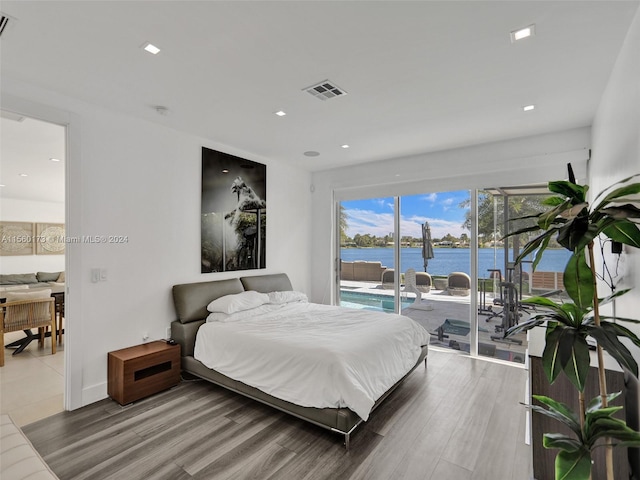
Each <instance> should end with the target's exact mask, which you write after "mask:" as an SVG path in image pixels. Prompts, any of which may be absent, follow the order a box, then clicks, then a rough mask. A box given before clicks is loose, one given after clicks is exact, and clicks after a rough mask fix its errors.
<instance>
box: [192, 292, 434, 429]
mask: <svg viewBox="0 0 640 480" xmlns="http://www.w3.org/2000/svg"><path fill="white" fill-rule="evenodd" d="M216 319H217V321H215V320H216ZM211 320H214V321H211ZM428 343H429V333H428V332H427V331H426V330H425V329H424V328H423V327H422V326H420V325H419V324H417V323H416V322H415V321H413V320H412V319H410V318H408V317H404V316H401V315H394V314H388V313H383V312H372V311H368V310H355V309H349V308H341V307H335V306H329V305H319V304H314V303H307V302H295V303H285V304H280V305H273V304H266V305H262V306H259V307H257V308H252V309H250V310H245V311H241V312H237V313H234V314H231V315H224V314H217V317H216V314H212V315H211V316H210V319H209V321H208V322H207V323H205V324H204V325H202V326H201V327H200V329H199V331H198V335H197V337H196V344H195V354H194V356H195V358H196V359H197V360H199V361H200V362H202V363H203V364H204V365H206V366H207V367H209V368H211V369H214V370H216V371H218V372H220V373H222V374H224V375H226V376H228V377H231V378H233V379H236V380H239V381H241V382H243V383H245V384H247V385H251V386H253V387H255V388H258V389H260V390H262V391H263V392H266V393H268V394H270V395H272V396H274V397H277V398H280V399H282V400H286V401H288V402H291V403H294V404H297V405H301V406H304V407H317V408H325V407H329V408H335V407H347V408H350V409H351V410H353V411H354V412H355V413H357V414H358V416H359V417H360V418H362V419H363V420H367V418H368V417H369V413H370V412H371V408H372V407H373V404H374V403H375V401H376V400H377V399H378V398H379V397H380V396H381V395H382V394H383V393H384V392H385V391H387V390H388V389H389V388H390V387H391V386H392V385H393V384H394V383H396V382H397V381H398V380H400V379H401V378H402V377H403V376H404V375H405V374H406V373H407V372H408V371H409V370H410V369H411V368H412V367H413V366H414V365H415V363H416V362H417V360H418V357H419V356H420V352H421V348H420V347H421V346H422V345H428Z"/></svg>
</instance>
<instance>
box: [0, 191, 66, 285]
mask: <svg viewBox="0 0 640 480" xmlns="http://www.w3.org/2000/svg"><path fill="white" fill-rule="evenodd" d="M0 220H2V221H6V222H32V223H64V203H55V202H35V201H29V200H22V199H17V198H2V199H0ZM63 270H64V255H35V254H34V255H16V256H13V255H12V256H3V257H0V273H3V274H4V273H36V272H61V271H63Z"/></svg>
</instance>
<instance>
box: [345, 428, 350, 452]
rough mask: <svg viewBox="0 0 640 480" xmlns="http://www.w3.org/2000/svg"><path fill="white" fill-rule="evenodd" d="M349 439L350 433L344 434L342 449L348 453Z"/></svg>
mask: <svg viewBox="0 0 640 480" xmlns="http://www.w3.org/2000/svg"><path fill="white" fill-rule="evenodd" d="M350 437H351V434H350V433H345V434H344V448H345V450H346V451H347V452H348V451H349V439H350Z"/></svg>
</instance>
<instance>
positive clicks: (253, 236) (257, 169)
mask: <svg viewBox="0 0 640 480" xmlns="http://www.w3.org/2000/svg"><path fill="white" fill-rule="evenodd" d="M266 195H267V167H266V165H263V164H261V163H257V162H253V161H251V160H246V159H244V158H240V157H236V156H234V155H229V154H227V153H223V152H219V151H216V150H211V149H209V148H205V147H203V148H202V203H201V217H200V220H201V227H200V228H201V229H200V233H201V269H200V270H201V272H202V273H211V272H226V271H232V270H252V269H260V268H265V266H266V258H265V256H266V255H265V254H266V231H267V228H266V227H267V200H266Z"/></svg>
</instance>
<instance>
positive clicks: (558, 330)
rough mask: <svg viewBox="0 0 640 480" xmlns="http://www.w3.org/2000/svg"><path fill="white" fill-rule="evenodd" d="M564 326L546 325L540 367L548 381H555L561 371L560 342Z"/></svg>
mask: <svg viewBox="0 0 640 480" xmlns="http://www.w3.org/2000/svg"><path fill="white" fill-rule="evenodd" d="M564 330H565V328H563V327H560V326H557V325H556V326H555V327H550V326H548V327H547V334H546V342H545V346H544V350H543V352H542V367H543V369H544V373H545V374H546V375H547V379H548V380H549V383H553V382H555V380H556V378H558V375H559V374H560V372H561V371H562V362H561V360H560V358H561V357H560V342H561V340H562V336H563V334H564Z"/></svg>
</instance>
